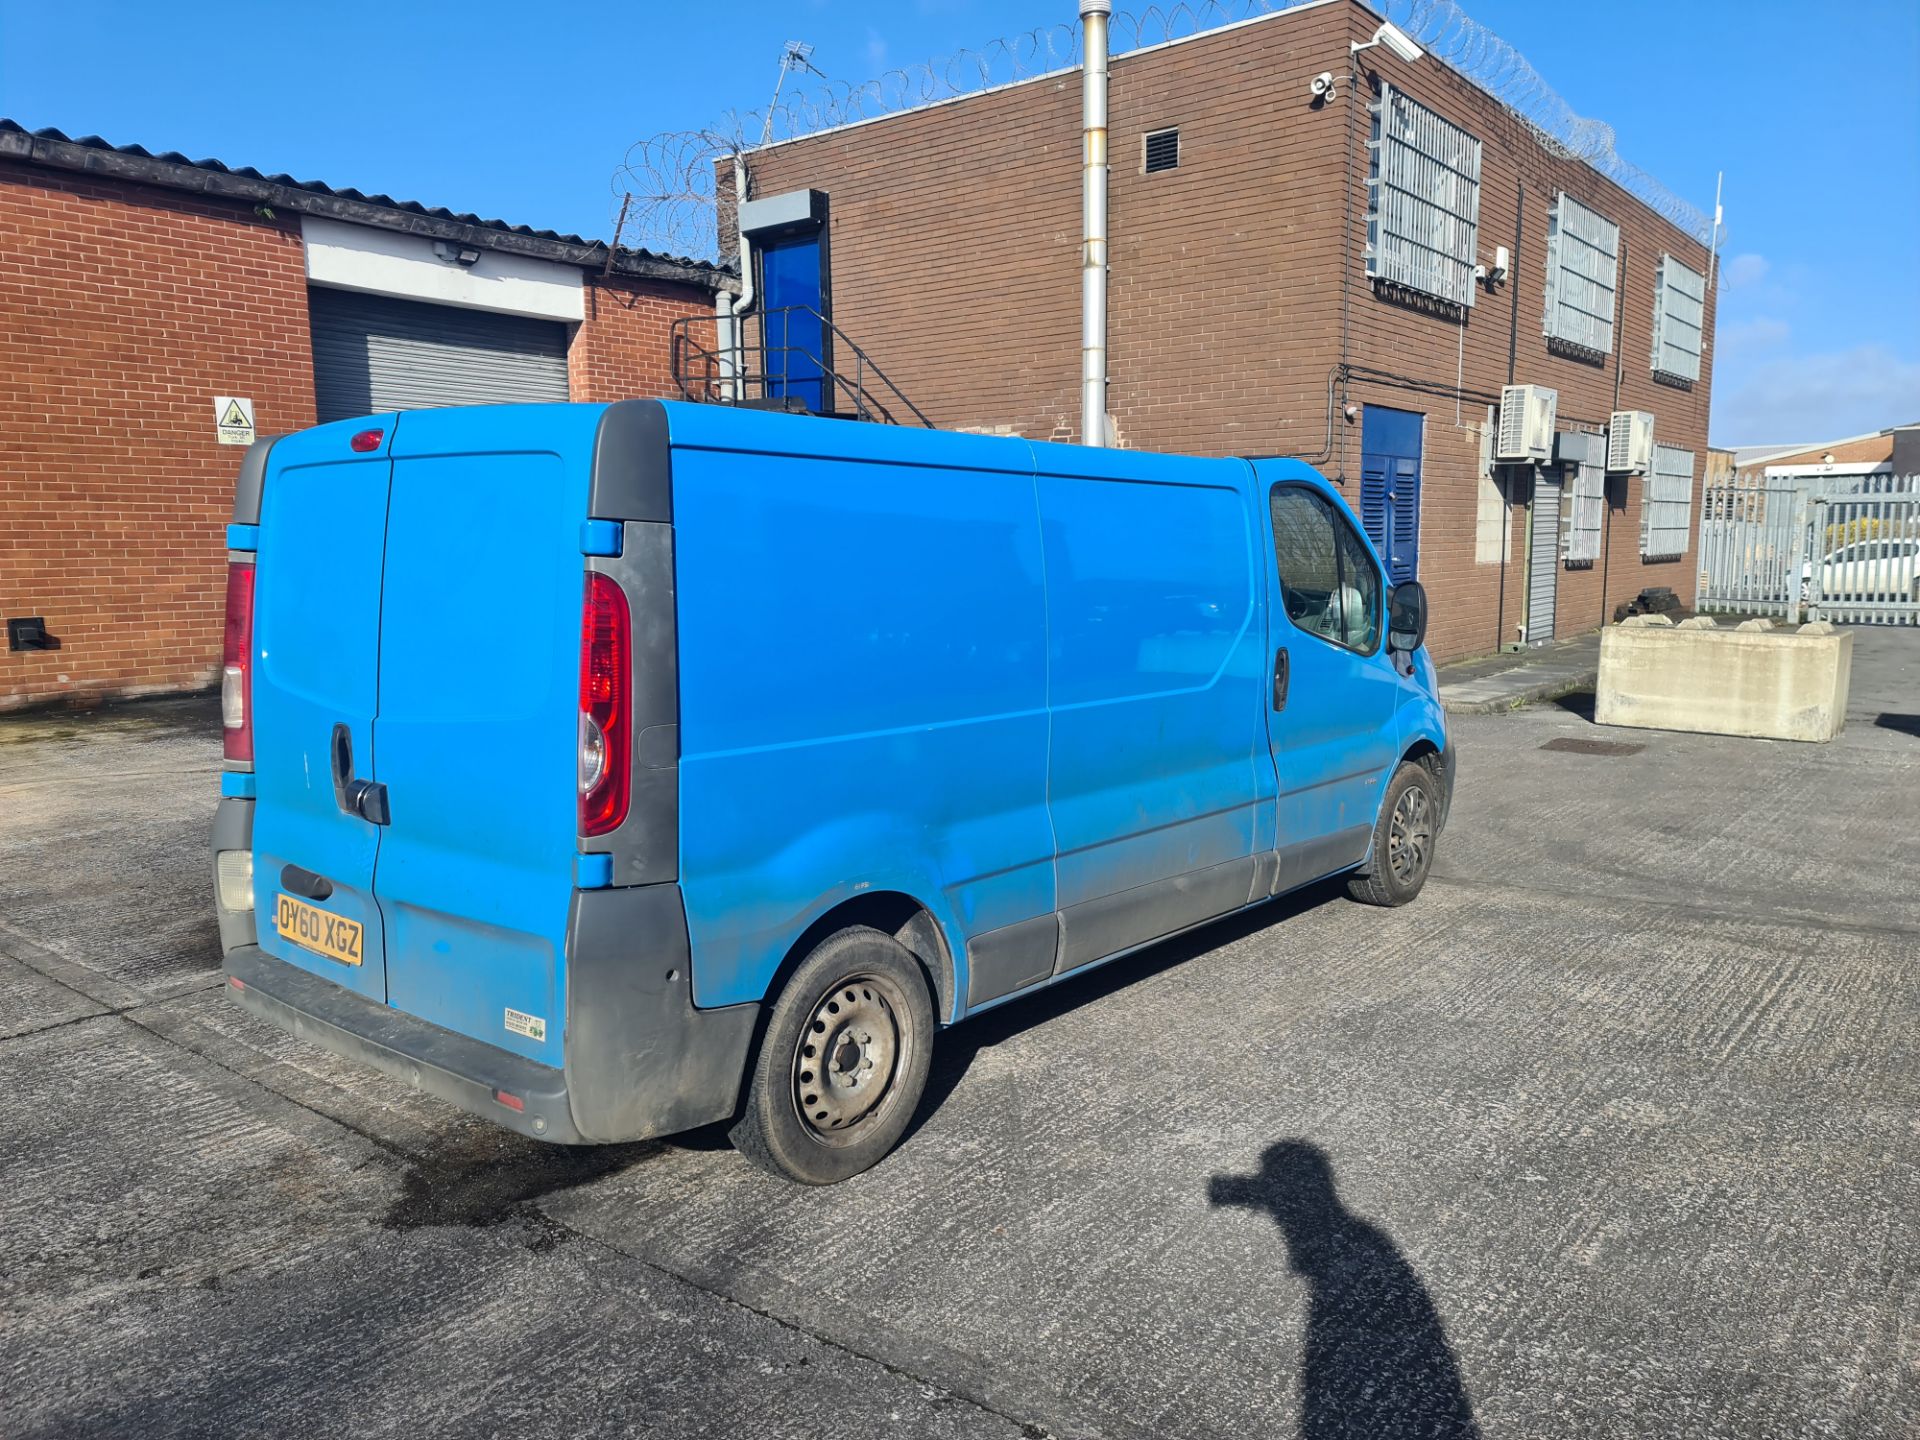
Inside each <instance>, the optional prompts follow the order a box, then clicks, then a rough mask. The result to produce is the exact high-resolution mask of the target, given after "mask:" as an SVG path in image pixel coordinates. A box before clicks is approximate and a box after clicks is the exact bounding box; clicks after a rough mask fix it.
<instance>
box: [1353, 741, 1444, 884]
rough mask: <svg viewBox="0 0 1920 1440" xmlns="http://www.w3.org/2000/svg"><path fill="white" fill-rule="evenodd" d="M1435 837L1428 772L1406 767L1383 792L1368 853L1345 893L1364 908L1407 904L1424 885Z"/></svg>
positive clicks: (1435, 805)
mask: <svg viewBox="0 0 1920 1440" xmlns="http://www.w3.org/2000/svg"><path fill="white" fill-rule="evenodd" d="M1439 833H1440V791H1439V788H1438V787H1437V786H1436V785H1435V784H1434V779H1433V772H1432V771H1431V770H1429V769H1427V767H1426V766H1424V765H1420V764H1416V763H1415V762H1413V761H1411V760H1409V761H1406V762H1405V763H1404V764H1402V765H1401V766H1400V768H1399V769H1398V770H1396V771H1395V772H1394V775H1393V781H1392V783H1391V784H1389V785H1388V786H1387V795H1386V799H1385V800H1383V801H1382V802H1381V804H1380V819H1379V820H1378V821H1377V822H1376V823H1375V825H1374V827H1373V849H1372V852H1371V853H1370V854H1369V855H1368V856H1367V863H1366V864H1365V865H1364V866H1362V867H1361V868H1360V869H1359V870H1356V871H1355V872H1354V874H1353V878H1352V879H1351V880H1349V881H1348V882H1347V893H1348V894H1349V895H1351V896H1353V898H1354V899H1356V900H1358V901H1360V902H1361V903H1362V904H1364V905H1404V904H1406V903H1407V902H1408V901H1409V900H1411V899H1413V897H1414V896H1416V895H1418V894H1419V893H1420V887H1421V886H1423V885H1425V884H1426V883H1427V874H1428V872H1429V871H1431V870H1432V869H1433V844H1434V841H1435V840H1436V839H1438V838H1439Z"/></svg>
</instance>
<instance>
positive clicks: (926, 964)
mask: <svg viewBox="0 0 1920 1440" xmlns="http://www.w3.org/2000/svg"><path fill="white" fill-rule="evenodd" d="M855 925H864V926H866V927H868V928H869V929H873V930H878V931H880V933H881V934H883V935H891V936H892V937H893V938H894V939H895V940H897V941H899V942H900V943H901V944H902V945H904V946H905V947H906V948H907V950H908V952H909V953H910V954H911V955H912V956H913V958H914V959H916V960H918V961H919V962H920V968H921V969H922V970H923V971H925V972H926V977H927V988H928V989H929V990H931V991H932V992H933V1009H934V1023H935V1024H937V1025H944V1024H946V1023H947V1021H948V1019H949V1018H950V1017H951V1016H952V1014H953V997H954V977H953V956H952V955H951V954H950V953H949V952H948V950H947V938H946V935H945V934H944V933H943V932H942V931H941V929H940V922H939V921H938V920H936V919H934V918H933V912H932V911H930V910H929V909H927V907H926V906H925V905H922V904H921V903H920V902H919V901H918V900H916V899H914V898H913V896H911V895H908V894H906V893H905V892H904V891H900V890H868V891H864V892H863V893H861V894H859V895H855V896H854V897H852V898H851V899H849V900H842V901H841V902H840V903H839V904H838V905H835V906H834V907H833V908H832V909H830V910H828V911H827V912H826V913H825V914H824V915H822V916H821V917H820V918H819V919H817V920H815V921H814V922H813V923H812V924H811V925H809V926H808V927H807V928H806V930H805V931H803V932H802V933H801V935H800V938H799V939H797V940H795V941H794V942H793V945H792V946H791V948H789V949H788V951H787V954H786V958H785V959H783V960H782V961H781V962H780V968H779V969H778V970H776V971H775V972H774V975H773V979H772V981H771V982H770V983H769V984H768V985H767V993H766V995H765V997H764V999H765V1001H767V1002H771V1001H772V1000H774V999H775V998H776V997H777V996H778V995H779V994H780V992H781V990H783V989H784V988H785V987H786V983H787V981H788V980H789V979H791V978H792V976H793V972H794V971H795V970H797V969H799V968H800V964H801V962H802V961H804V960H805V959H806V958H807V957H808V956H809V955H811V954H812V953H813V952H814V950H815V949H816V948H817V947H818V946H819V944H820V942H821V941H823V940H825V939H826V938H827V937H828V936H829V935H833V934H836V933H838V932H839V931H841V930H845V929H847V928H849V927H850V926H855Z"/></svg>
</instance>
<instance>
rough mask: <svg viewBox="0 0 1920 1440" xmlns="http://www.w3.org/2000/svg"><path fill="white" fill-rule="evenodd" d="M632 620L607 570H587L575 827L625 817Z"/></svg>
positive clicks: (610, 825) (604, 830)
mask: <svg viewBox="0 0 1920 1440" xmlns="http://www.w3.org/2000/svg"><path fill="white" fill-rule="evenodd" d="M632 696H633V622H632V617H631V616H630V615H629V614H628V611H627V596H626V592H625V591H623V590H622V589H621V588H620V587H619V585H617V584H616V583H615V582H614V580H613V579H612V577H611V576H607V575H602V574H599V573H597V572H589V573H588V575H587V599H586V605H585V606H584V608H583V610H582V612H581V618H580V833H581V834H582V835H606V834H610V833H611V832H613V831H615V830H618V829H619V828H620V825H621V822H622V821H624V820H625V819H626V818H627V804H628V801H629V799H630V798H631V795H632V789H633V787H632V779H633V733H632V732H633V700H632Z"/></svg>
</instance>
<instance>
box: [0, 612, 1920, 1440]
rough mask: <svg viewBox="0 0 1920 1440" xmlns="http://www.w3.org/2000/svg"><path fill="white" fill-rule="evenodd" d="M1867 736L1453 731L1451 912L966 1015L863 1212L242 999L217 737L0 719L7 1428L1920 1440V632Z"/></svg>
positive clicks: (1152, 957) (848, 1199)
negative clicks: (225, 923) (391, 1061)
mask: <svg viewBox="0 0 1920 1440" xmlns="http://www.w3.org/2000/svg"><path fill="white" fill-rule="evenodd" d="M1853 702H1854V703H1853V713H1852V721H1851V724H1850V725H1849V728H1848V730H1847V733H1846V734H1845V735H1844V736H1843V737H1842V738H1841V739H1840V740H1839V741H1837V742H1835V743H1833V744H1831V745H1824V746H1799V745H1792V744H1784V743H1770V742H1765V741H1747V740H1726V739H1715V738H1710V737H1705V736H1694V735H1679V734H1668V733H1661V732H1646V731H1604V732H1603V731H1599V730H1597V729H1596V728H1595V727H1594V726H1592V725H1591V724H1590V723H1589V722H1588V720H1587V719H1586V718H1584V715H1583V713H1582V704H1583V702H1582V700H1581V698H1580V697H1579V696H1574V697H1570V698H1569V699H1567V700H1566V701H1564V702H1562V703H1560V704H1556V705H1549V706H1543V707H1539V708H1536V709H1532V710H1526V711H1521V712H1518V713H1512V714H1506V715H1496V716H1467V717H1463V718H1461V719H1459V720H1458V721H1456V727H1457V728H1456V733H1457V735H1458V737H1459V744H1460V748H1461V760H1460V789H1459V796H1458V801H1457V804H1456V807H1455V811H1454V821H1453V825H1452V828H1451V829H1450V830H1449V831H1448V833H1447V835H1446V836H1445V837H1444V839H1443V841H1442V844H1441V848H1440V860H1439V866H1438V870H1437V873H1436V875H1435V877H1434V879H1433V881H1432V883H1431V884H1430V885H1429V886H1428V888H1427V890H1426V892H1425V894H1424V895H1423V896H1422V897H1421V899H1420V900H1419V901H1418V902H1417V903H1415V904H1414V905H1412V906H1410V907H1408V908H1406V909H1403V910H1398V911H1378V910H1370V909H1366V908H1363V907H1361V906H1358V905H1355V904H1352V903H1350V902H1348V901H1347V900H1345V899H1344V898H1342V897H1341V896H1340V895H1339V893H1338V892H1337V891H1330V890H1318V891H1315V892H1312V893H1309V894H1306V895H1304V896H1300V897H1296V898H1294V899H1291V900H1288V901H1285V902H1282V903H1280V904H1278V905H1275V906H1273V907H1270V908H1268V909H1266V910H1264V911H1261V912H1258V913H1255V914H1252V915H1249V916H1245V917H1241V918H1237V919H1234V920H1231V921H1228V922H1224V923H1221V924H1218V925H1215V926H1212V927H1210V928H1208V929H1206V930H1204V931H1201V932H1198V933H1196V934H1194V935H1192V936H1189V937H1186V938H1184V939H1181V940H1178V941H1175V942H1172V943H1170V944H1167V945H1163V946H1161V947H1158V948H1157V949H1155V950H1153V951H1150V952H1147V953H1145V954H1143V955H1141V956H1138V957H1135V958H1132V959H1129V960H1127V961H1123V962H1121V963H1120V964H1118V965H1117V966H1114V967H1111V968H1109V969H1108V970H1105V971H1103V972H1100V973H1098V974H1096V975H1093V976H1090V977H1087V978H1085V979H1083V980H1080V981H1077V982H1074V983H1072V984H1069V985H1067V986H1065V987H1063V988H1060V989H1057V990H1055V991H1053V992H1050V993H1049V994H1047V995H1044V996H1042V997H1039V998H1037V999H1035V1000H1032V1001H1029V1002H1026V1003H1023V1004H1020V1005H1016V1006H1013V1007H1010V1008H1009V1009H1006V1010H1003V1011H1001V1012H998V1013H996V1014H994V1015H991V1016H989V1017H985V1018H983V1019H982V1020H981V1021H979V1022H976V1023H975V1024H973V1025H970V1026H967V1027H963V1028H961V1029H960V1030H957V1031H955V1032H953V1033H952V1034H950V1035H948V1036H946V1037H944V1046H943V1048H942V1049H941V1050H940V1051H938V1052H937V1054H936V1059H935V1071H934V1078H933V1083H932V1090H931V1094H930V1095H929V1098H928V1102H927V1104H926V1106H925V1107H924V1110H923V1113H922V1116H921V1119H920V1122H919V1125H918V1128H917V1130H916V1132H915V1133H913V1134H912V1136H911V1137H910V1139H909V1140H908V1142H907V1144H906V1145H905V1147H904V1148H903V1149H902V1150H901V1151H900V1152H899V1153H898V1154H896V1155H895V1156H894V1157H892V1158H891V1159H889V1160H888V1161H887V1162H886V1163H884V1164H883V1165H881V1166H880V1167H879V1168H878V1169H877V1170H875V1171H873V1172H872V1173H871V1174H869V1175H866V1176H864V1177H861V1178H860V1179H858V1180H855V1181H853V1182H851V1183H849V1184H847V1185H844V1186H840V1187H837V1188H834V1189H830V1190H821V1191H803V1190H798V1189H793V1188H790V1187H787V1186H785V1185H783V1184H781V1183H779V1182H777V1181H775V1180H772V1179H770V1178H768V1177H766V1176H764V1175H762V1174H760V1173H758V1172H756V1171H753V1170H750V1169H749V1168H747V1166H746V1165H745V1164H744V1163H743V1162H742V1161H741V1160H740V1158H739V1157H738V1156H736V1155H735V1154H733V1153H732V1152H731V1151H730V1150H729V1149H728V1148H727V1147H726V1145H725V1143H724V1140H723V1139H722V1138H721V1137H719V1136H717V1135H716V1134H714V1133H712V1132H704V1133H700V1134H696V1135H693V1136H690V1137H684V1138H683V1139H682V1140H680V1141H676V1142H673V1143H659V1144H644V1145H635V1146H627V1147H621V1148H617V1149H610V1150H583V1151H578V1152H570V1151H563V1150H558V1149H553V1148H548V1147H541V1146H538V1145H536V1144H534V1143H533V1142H530V1141H523V1140H521V1139H519V1138H517V1137H515V1136H512V1135H510V1134H507V1133H506V1132H504V1131H498V1130H495V1129H493V1128H491V1127H490V1126H488V1125H486V1124H484V1123H482V1122H479V1121H476V1120H470V1119H467V1118H465V1117H463V1116H461V1115H460V1114H457V1113H456V1112H454V1111H452V1110H450V1109H448V1108H447V1107H445V1106H443V1105H441V1104H439V1103H437V1102H435V1101H431V1100H428V1099H424V1098H422V1097H419V1096H417V1095H412V1094H409V1093H407V1092H405V1091H403V1090H401V1089H400V1088H399V1087H397V1086H396V1085H395V1084H393V1083H392V1082H389V1081H387V1080H384V1079H381V1078H379V1077H377V1076H370V1075H365V1074H362V1073H360V1072H358V1071H356V1070H355V1069H353V1068H352V1067H350V1066H347V1065H345V1064H342V1063H339V1062H336V1061H335V1060H333V1059H331V1058H330V1057H328V1056H327V1055H326V1054H324V1053H322V1052H320V1051H317V1050H314V1049H311V1048H309V1047H307V1046H304V1045H301V1044H297V1043H295V1042H294V1041H292V1040H291V1039H290V1038H288V1037H286V1036H284V1035H282V1034H280V1033H278V1032H276V1031H274V1030H272V1029H270V1028H268V1027H266V1026H264V1025H262V1024H260V1023H258V1022H256V1021H253V1020H252V1019H250V1018H248V1017H246V1016H244V1015H242V1014H240V1013H239V1012H237V1011H236V1010H235V1009H234V1008H232V1007H231V1006H230V1005H229V1004H228V1003H227V1002H226V1001H225V1000H224V998H223V997H222V996H221V995H220V994H219V993H218V990H219V986H218V980H217V977H216V973H215V965H216V963H217V958H218V957H217V947H216V942H215V936H214V927H213V923H212V919H211V914H210V909H209V906H210V898H209V895H208V888H209V881H208V876H207V873H206V869H207V867H206V863H205V859H204V855H203V845H204V837H205V832H206V826H207V821H208V817H209V815H210V814H211V811H212V804H213V801H212V796H213V794H214V790H215V784H216V772H217V766H218V748H217V741H216V739H215V738H214V731H213V712H212V709H211V707H210V706H209V705H207V704H206V703H205V702H199V701H196V702H191V703H167V704H151V705H144V706H137V707H128V708H126V709H124V710H120V711H117V712H109V713H108V714H106V715H104V716H100V717H93V718H88V719H83V720H81V719H66V718H57V717H56V718H51V719H49V718H40V719H14V720H10V721H6V722H0V977H3V978H4V983H0V1037H4V1038H0V1434H4V1435H6V1436H9V1437H28V1436H54V1435H61V1436H65V1435H73V1434H81V1433H102V1434H105V1433H111V1434H128V1435H141V1436H145V1435H182V1436H185V1435H194V1436H201V1435H284V1434H288V1433H306V1434H312V1435H334V1434H355V1435H369V1436H382V1435H392V1436H406V1437H414V1436H418V1435H423V1434H433V1435H436V1436H437V1435H442V1434H450V1435H483V1434H498V1433H513V1434H515V1435H525V1436H544V1435H554V1436H573V1435H619V1434H673V1435H682V1436H684V1435H706V1434H715V1433H725V1434H731V1435H736V1436H815V1435H818V1436H825V1435H829V1434H832V1435H859V1436H866V1435H901V1436H921V1435H928V1436H1021V1435H1025V1436H1035V1435H1055V1436H1080V1435H1104V1436H1114V1437H1122V1436H1141V1437H1144V1436H1233V1437H1242V1436H1291V1435H1295V1434H1301V1435H1305V1436H1308V1437H1315V1440H1318V1437H1323V1436H1351V1437H1370V1440H1371V1437H1396V1436H1406V1437H1411V1436H1426V1435H1472V1434H1481V1435H1485V1436H1489V1437H1492V1436H1513V1437H1545V1436H1624V1435H1644V1436H1672V1435H1685V1436H1689V1437H1701V1436H1705V1437H1736V1436H1737V1437H1742V1440H1747V1437H1764V1436H1782V1437H1784V1436H1846V1437H1870V1436H1887V1437H1910V1436H1913V1435H1916V1434H1920V1054H1916V1036H1920V1027H1917V1024H1916V1022H1920V856H1917V855H1916V850H1915V845H1914V838H1913V837H1914V833H1915V812H1914V804H1915V799H1916V796H1920V634H1914V633H1905V634H1901V633H1894V632H1886V631H1880V632H1867V631H1862V632H1860V641H1859V648H1858V651H1857V656H1856V674H1855V680H1854V688H1853ZM1593 740H1601V741H1604V742H1608V743H1609V744H1610V745H1613V746H1618V747H1621V748H1618V749H1609V750H1604V751H1602V752H1601V753H1592V752H1591V751H1590V750H1588V749H1581V748H1575V749H1567V748H1562V747H1563V745H1564V742H1580V743H1584V742H1588V741H1593Z"/></svg>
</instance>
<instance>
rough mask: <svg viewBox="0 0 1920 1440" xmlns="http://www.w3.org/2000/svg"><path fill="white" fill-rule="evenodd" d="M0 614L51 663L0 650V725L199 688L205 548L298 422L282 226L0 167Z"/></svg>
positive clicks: (214, 645) (220, 538) (207, 579)
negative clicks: (226, 398) (242, 468)
mask: <svg viewBox="0 0 1920 1440" xmlns="http://www.w3.org/2000/svg"><path fill="white" fill-rule="evenodd" d="M0 345H3V346H4V361H3V362H0V423H3V424H4V426H5V433H6V441H5V444H6V455H5V459H4V461H0V612H4V613H5V614H6V615H9V616H14V615H44V616H46V620H47V628H48V630H50V631H51V632H52V633H53V634H55V635H57V636H58V637H59V638H60V640H61V642H62V647H63V648H61V649H59V650H53V651H42V652H24V653H13V652H8V651H4V650H0V709H5V708H10V707H12V706H15V705H19V704H22V703H26V702H27V701H30V700H42V699H54V698H61V697H66V698H74V699H78V698H85V697H89V696H95V695H101V694H121V695H127V694H140V693H143V692H150V691H157V690H176V689H189V688H196V687H201V686H205V685H209V684H212V683H213V682H214V681H216V680H217V679H218V676H219V664H220V627H221V614H222V607H223V604H224V601H225V587H226V559H225V533H224V526H225V524H226V522H227V517H228V514H229V509H230V507H231V505H232V500H233V477H234V472H235V470H236V468H237V467H238V465H239V462H240V457H241V455H242V454H244V453H245V452H244V451H243V450H241V449H240V448H239V447H237V446H223V445H220V444H218V443H217V442H216V439H215V435H214V413H213V397H214V396H215V395H244V396H249V397H251V398H252V400H253V404H254V418H255V422H256V424H257V425H258V427H259V429H260V430H261V432H262V433H267V432H272V431H279V430H292V429H296V428H298V427H300V426H304V425H311V424H312V423H313V419H314V410H313V365H312V359H311V348H310V345H309V340H308V330H307V287H306V278H305V267H304V263H303V258H302V253H301V248H300V239H299V234H298V230H297V226H296V223H290V222H289V221H288V220H285V219H282V220H279V221H268V220H263V219H260V218H258V217H256V216H255V215H254V214H253V212H252V210H251V209H250V208H249V207H247V206H244V205H232V204H227V203H223V202H219V201H206V200H200V199H196V198H190V197H185V196H178V195H175V194H172V193H170V192H167V191H163V190H157V189H150V188H147V187H144V186H136V185H128V184H122V183H104V184H103V183H96V182H93V181H89V180H87V179H85V178H83V177H79V176H74V177H68V176H65V175H61V174H58V173H54V172H48V171H43V170H37V169H30V168H27V167H22V166H19V165H14V164H8V163H0Z"/></svg>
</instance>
